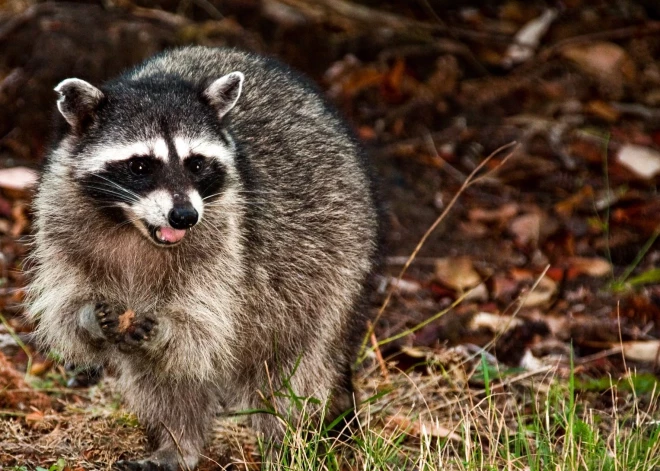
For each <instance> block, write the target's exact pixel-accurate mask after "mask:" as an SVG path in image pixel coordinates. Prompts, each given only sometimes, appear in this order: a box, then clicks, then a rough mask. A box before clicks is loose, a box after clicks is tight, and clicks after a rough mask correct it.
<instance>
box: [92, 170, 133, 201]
mask: <svg viewBox="0 0 660 471" xmlns="http://www.w3.org/2000/svg"><path fill="white" fill-rule="evenodd" d="M93 175H94V176H95V177H97V178H100V179H102V180H105V181H106V182H108V183H110V184H111V185H114V186H115V187H116V188H117V189H119V190H121V191H123V192H125V193H126V194H127V195H131V196H133V197H134V198H136V200H139V199H140V195H138V194H137V193H135V192H133V191H131V190H129V189H128V188H124V187H123V186H121V185H120V184H119V183H117V182H115V181H113V180H110V179H109V178H107V177H104V176H103V175H99V174H98V173H94V174H93Z"/></svg>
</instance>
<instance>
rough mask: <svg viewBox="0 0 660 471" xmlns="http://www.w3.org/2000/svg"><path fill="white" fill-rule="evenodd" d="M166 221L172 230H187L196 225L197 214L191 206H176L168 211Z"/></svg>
mask: <svg viewBox="0 0 660 471" xmlns="http://www.w3.org/2000/svg"><path fill="white" fill-rule="evenodd" d="M167 219H169V221H170V225H171V226H172V227H173V228H174V229H189V228H191V227H193V226H194V225H195V224H197V220H198V219H199V214H197V211H196V210H195V208H193V207H192V206H178V207H174V208H173V209H172V210H171V211H170V214H168V216H167Z"/></svg>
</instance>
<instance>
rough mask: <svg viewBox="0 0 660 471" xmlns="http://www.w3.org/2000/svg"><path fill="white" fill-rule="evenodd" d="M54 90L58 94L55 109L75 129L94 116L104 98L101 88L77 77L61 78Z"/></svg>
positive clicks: (78, 128)
mask: <svg viewBox="0 0 660 471" xmlns="http://www.w3.org/2000/svg"><path fill="white" fill-rule="evenodd" d="M55 91H56V92H57V93H59V94H60V98H59V99H58V100H57V109H58V110H60V113H61V114H62V116H64V119H65V120H66V122H67V123H69V124H70V125H71V127H72V128H73V129H75V130H80V128H81V127H83V126H84V125H85V123H86V122H88V121H89V120H90V119H91V118H92V117H93V116H94V112H95V111H96V109H97V108H98V106H99V104H100V103H101V100H103V98H104V95H103V92H102V91H101V90H99V89H98V88H96V87H95V86H94V85H92V84H90V83H87V82H85V81H84V80H80V79H77V78H71V79H66V80H63V81H62V82H60V83H59V85H57V87H55Z"/></svg>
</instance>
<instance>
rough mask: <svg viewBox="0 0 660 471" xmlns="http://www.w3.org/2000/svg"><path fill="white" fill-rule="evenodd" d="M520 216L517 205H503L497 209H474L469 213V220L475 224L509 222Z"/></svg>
mask: <svg viewBox="0 0 660 471" xmlns="http://www.w3.org/2000/svg"><path fill="white" fill-rule="evenodd" d="M516 214H518V205H517V204H515V203H507V204H503V205H502V206H500V207H499V208H495V209H483V208H473V209H471V210H470V212H469V213H468V218H469V219H470V220H471V221H475V222H499V223H504V222H508V221H509V220H510V219H511V218H512V217H513V216H515V215H516Z"/></svg>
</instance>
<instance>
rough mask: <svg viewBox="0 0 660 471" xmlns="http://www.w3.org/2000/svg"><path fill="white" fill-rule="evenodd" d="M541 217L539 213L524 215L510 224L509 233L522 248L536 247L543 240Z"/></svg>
mask: <svg viewBox="0 0 660 471" xmlns="http://www.w3.org/2000/svg"><path fill="white" fill-rule="evenodd" d="M541 220H542V218H541V215H540V214H538V213H530V214H523V215H522V216H518V217H517V218H515V219H514V220H513V221H511V224H509V232H511V234H513V236H514V237H515V238H516V243H517V244H518V245H521V246H525V245H532V246H536V245H538V243H539V239H540V238H541Z"/></svg>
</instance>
